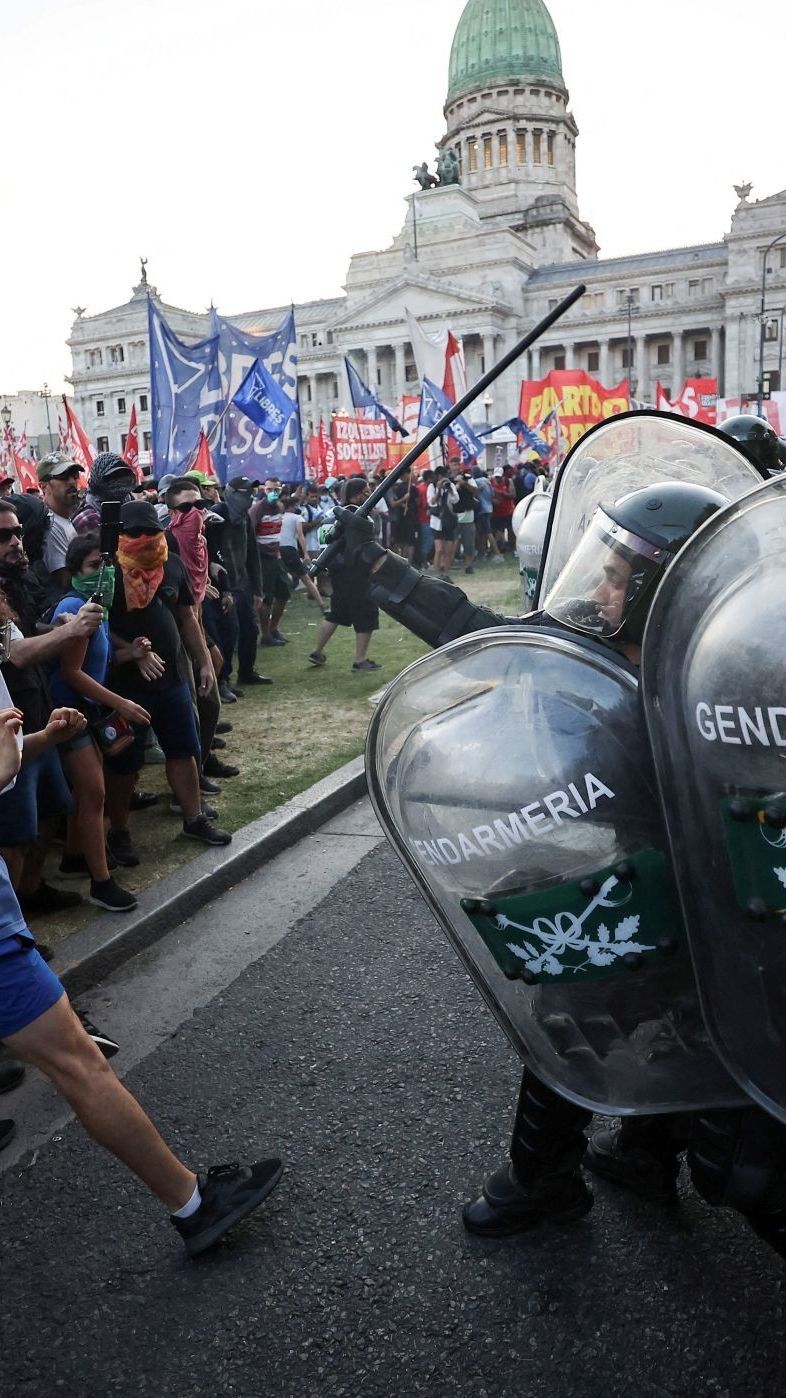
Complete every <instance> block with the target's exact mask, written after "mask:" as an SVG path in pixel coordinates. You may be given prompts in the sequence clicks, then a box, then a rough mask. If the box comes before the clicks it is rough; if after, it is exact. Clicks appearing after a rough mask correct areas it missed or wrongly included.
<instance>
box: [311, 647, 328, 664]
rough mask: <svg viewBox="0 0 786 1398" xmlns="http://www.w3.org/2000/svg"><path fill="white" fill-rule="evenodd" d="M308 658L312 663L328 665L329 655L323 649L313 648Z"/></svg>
mask: <svg viewBox="0 0 786 1398" xmlns="http://www.w3.org/2000/svg"><path fill="white" fill-rule="evenodd" d="M308 659H309V664H311V665H327V656H326V655H323V654H322V651H321V650H312V652H311V654H310V655H309V657H308Z"/></svg>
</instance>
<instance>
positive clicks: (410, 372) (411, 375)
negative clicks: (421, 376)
mask: <svg viewBox="0 0 786 1398" xmlns="http://www.w3.org/2000/svg"><path fill="white" fill-rule="evenodd" d="M417 377H418V368H417V365H416V364H406V365H405V366H404V378H405V379H406V381H407V383H415V381H416V379H417Z"/></svg>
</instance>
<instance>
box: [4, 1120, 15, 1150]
mask: <svg viewBox="0 0 786 1398" xmlns="http://www.w3.org/2000/svg"><path fill="white" fill-rule="evenodd" d="M15 1135H16V1127H15V1125H14V1123H13V1122H12V1121H0V1150H4V1149H5V1147H6V1146H7V1145H8V1144H9V1142H10V1141H13V1139H14V1136H15Z"/></svg>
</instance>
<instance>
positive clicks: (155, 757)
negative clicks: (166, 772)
mask: <svg viewBox="0 0 786 1398" xmlns="http://www.w3.org/2000/svg"><path fill="white" fill-rule="evenodd" d="M165 762H166V757H165V755H164V750H163V748H161V747H159V745H158V743H151V744H150V746H149V747H146V748H145V766H146V767H163V765H164V763H165Z"/></svg>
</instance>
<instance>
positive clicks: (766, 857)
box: [642, 477, 786, 1121]
mask: <svg viewBox="0 0 786 1398" xmlns="http://www.w3.org/2000/svg"><path fill="white" fill-rule="evenodd" d="M784 657H786V479H784V478H783V477H779V478H777V479H775V480H773V481H771V482H769V483H768V484H767V485H765V486H761V487H760V488H759V489H758V490H755V491H754V492H753V493H752V494H751V495H748V496H746V497H745V499H743V500H740V501H738V502H737V503H736V504H735V505H732V506H729V507H728V508H727V509H725V510H722V511H721V512H720V513H719V514H717V515H715V516H713V518H712V519H711V520H710V521H709V522H708V523H707V524H706V525H705V526H704V527H703V528H702V529H701V530H700V531H699V532H698V534H696V535H695V537H694V538H693V539H691V540H690V542H689V543H688V544H687V545H686V546H685V548H684V549H683V550H682V552H681V553H680V554H678V556H677V558H676V559H675V561H674V563H673V564H672V565H671V567H670V568H669V570H668V572H667V573H666V574H665V576H664V579H663V582H662V583H661V586H660V588H659V590H658V593H657V595H656V598H655V602H654V605H653V609H652V612H651V614H650V618H649V621H648V624H647V630H646V631H645V635H644V650H643V657H642V689H643V694H644V701H645V708H646V717H647V723H648V727H649V732H650V737H651V741H652V750H653V754H654V758H655V764H656V769H657V776H658V783H659V786H660V792H661V799H662V803H663V807H664V810H665V812H666V819H667V822H668V836H669V842H670V845H671V850H672V856H673V862H674V868H675V872H676V876H677V880H678V884H679V891H680V896H681V901H682V906H683V909H684V913H685V921H686V925H687V930H688V935H689V939H690V944H691V951H692V954H693V960H694V964H695V969H696V977H697V982H698V988H699V995H700V998H701V1004H702V1009H703V1012H704V1017H705V1020H706V1022H707V1026H708V1028H709V1030H710V1034H711V1036H712V1039H713V1042H714V1044H715V1047H716V1049H717V1051H718V1054H719V1055H720V1056H721V1057H722V1059H723V1061H724V1063H725V1064H726V1066H727V1067H728V1069H729V1071H730V1072H731V1073H732V1074H733V1075H734V1077H735V1078H736V1079H737V1081H738V1082H739V1083H740V1084H741V1085H742V1087H744V1089H745V1091H746V1092H747V1093H749V1094H750V1096H751V1097H753V1098H754V1099H755V1100H756V1101H758V1102H760V1103H761V1105H762V1106H763V1107H765V1108H766V1110H767V1111H769V1112H771V1113H772V1114H773V1115H774V1116H777V1117H779V1118H780V1119H781V1120H782V1121H786V672H785V671H784Z"/></svg>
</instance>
